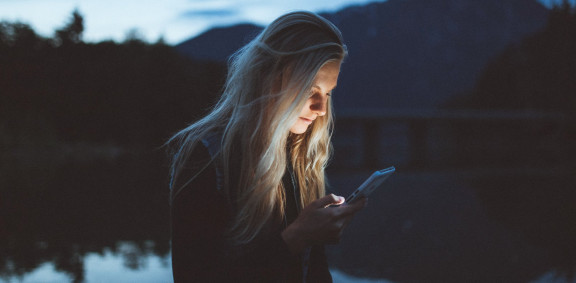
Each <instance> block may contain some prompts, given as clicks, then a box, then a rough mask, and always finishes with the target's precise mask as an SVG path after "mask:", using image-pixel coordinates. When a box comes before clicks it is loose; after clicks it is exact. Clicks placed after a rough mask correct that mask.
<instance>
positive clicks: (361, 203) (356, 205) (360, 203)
mask: <svg viewBox="0 0 576 283" xmlns="http://www.w3.org/2000/svg"><path fill="white" fill-rule="evenodd" d="M366 201H367V199H366V198H361V199H358V200H356V201H355V202H353V203H351V204H344V205H341V206H340V207H338V209H339V213H338V214H339V216H340V217H348V216H350V215H353V214H355V213H356V212H358V211H360V210H361V209H362V208H364V207H365V206H366Z"/></svg>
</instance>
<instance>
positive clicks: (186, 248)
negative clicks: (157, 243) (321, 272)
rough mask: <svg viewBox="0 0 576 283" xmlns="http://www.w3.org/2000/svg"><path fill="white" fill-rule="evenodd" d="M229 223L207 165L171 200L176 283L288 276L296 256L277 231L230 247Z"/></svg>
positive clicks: (227, 209)
mask: <svg viewBox="0 0 576 283" xmlns="http://www.w3.org/2000/svg"><path fill="white" fill-rule="evenodd" d="M203 154H204V153H203ZM206 154H207V153H206ZM231 219H232V213H231V210H230V205H229V204H228V202H227V200H226V198H225V197H224V196H223V195H221V194H220V193H219V192H218V191H217V188H216V173H215V168H214V167H213V166H209V167H208V168H206V169H205V170H204V171H202V173H200V175H198V176H197V177H196V178H195V179H194V180H193V181H192V182H191V183H190V184H188V185H187V186H186V187H185V188H184V189H183V190H181V191H180V193H179V194H178V195H177V196H175V197H174V199H173V202H172V270H173V276H174V282H175V283H179V282H256V281H260V282H262V281H265V282H277V281H284V279H286V278H287V277H291V275H293V272H294V270H293V269H292V268H295V267H298V266H299V264H298V262H299V261H298V260H299V256H298V255H293V254H291V253H290V251H289V249H288V246H287V245H286V243H285V242H284V240H283V239H282V237H281V234H280V232H281V231H280V230H278V231H273V232H271V233H266V234H264V235H262V236H261V237H259V238H258V239H256V240H255V241H253V242H252V243H251V244H248V245H245V246H240V247H232V246H231V245H230V244H229V243H228V241H227V240H226V230H227V227H228V225H229V223H230V221H231Z"/></svg>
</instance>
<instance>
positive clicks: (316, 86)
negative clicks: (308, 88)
mask: <svg viewBox="0 0 576 283" xmlns="http://www.w3.org/2000/svg"><path fill="white" fill-rule="evenodd" d="M337 86H338V85H334V87H333V88H332V89H331V90H330V91H333V90H334V89H335V88H336V87H337ZM312 88H317V89H318V90H322V89H321V88H320V87H319V86H318V85H314V86H312ZM330 91H328V92H330Z"/></svg>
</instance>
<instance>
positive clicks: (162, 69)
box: [0, 11, 225, 148]
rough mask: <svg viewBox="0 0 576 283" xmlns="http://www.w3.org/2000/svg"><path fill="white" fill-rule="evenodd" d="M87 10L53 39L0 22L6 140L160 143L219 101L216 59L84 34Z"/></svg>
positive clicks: (6, 143)
mask: <svg viewBox="0 0 576 283" xmlns="http://www.w3.org/2000/svg"><path fill="white" fill-rule="evenodd" d="M83 30H84V25H83V19H82V15H81V14H80V13H79V12H77V11H75V12H74V13H73V15H72V17H71V19H70V20H69V23H68V24H67V25H65V26H64V27H62V28H61V29H58V30H57V31H56V32H55V33H54V36H53V37H52V38H43V37H41V36H39V35H38V34H36V32H35V31H34V30H33V29H32V28H30V26H28V25H27V24H23V23H8V22H1V23H0V133H1V134H0V137H1V138H0V145H1V146H2V147H3V148H6V147H14V146H39V145H43V146H44V145H58V144H78V143H88V144H108V145H115V146H122V147H132V148H136V147H142V146H145V147H156V146H160V145H162V143H163V142H164V141H165V140H166V139H167V138H168V137H169V136H170V134H171V133H173V132H174V131H175V130H177V129H180V128H182V127H184V126H185V125H186V124H187V123H189V122H191V121H192V120H193V119H194V118H197V117H198V115H200V114H201V113H203V112H204V111H206V109H208V108H209V107H210V105H211V104H213V103H214V102H215V99H216V95H217V94H218V92H219V91H220V87H221V85H222V81H223V76H224V69H225V68H224V66H222V65H221V64H218V63H211V62H200V61H191V60H190V59H186V58H184V57H182V56H180V55H179V54H177V53H176V52H175V51H174V50H173V49H172V47H170V46H168V45H166V44H165V43H163V42H162V41H161V40H160V41H159V42H156V43H147V42H144V41H142V40H140V39H139V38H137V36H132V37H131V36H130V35H128V37H127V38H126V40H125V41H124V42H122V43H117V42H112V41H104V42H98V43H86V42H83V41H82V33H83Z"/></svg>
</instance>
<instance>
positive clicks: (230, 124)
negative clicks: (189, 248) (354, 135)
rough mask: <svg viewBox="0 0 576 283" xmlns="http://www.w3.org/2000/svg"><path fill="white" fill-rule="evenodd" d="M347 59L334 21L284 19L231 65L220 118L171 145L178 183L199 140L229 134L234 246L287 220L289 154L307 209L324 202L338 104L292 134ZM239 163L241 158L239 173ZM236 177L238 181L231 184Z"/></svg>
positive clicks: (225, 147) (215, 113) (226, 149)
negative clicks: (314, 93)
mask: <svg viewBox="0 0 576 283" xmlns="http://www.w3.org/2000/svg"><path fill="white" fill-rule="evenodd" d="M346 53H347V51H346V46H345V45H344V43H343V40H342V35H341V34H340V31H339V30H338V29H337V28H336V27H335V26H334V25H333V24H332V23H330V22H329V21H328V20H326V19H324V18H322V17H320V16H318V15H316V14H314V13H310V12H293V13H289V14H286V15H283V16H281V17H279V18H278V19H276V20H275V21H274V22H272V23H271V24H270V25H269V26H268V27H267V28H266V29H264V30H263V31H262V32H261V33H260V34H259V35H258V36H257V37H256V38H255V39H254V40H252V41H251V42H250V43H248V44H247V45H246V46H244V47H243V48H241V49H240V50H238V51H237V52H236V53H235V54H234V55H233V56H232V57H231V60H230V61H229V70H228V76H227V80H226V84H225V88H224V91H223V94H222V97H221V98H220V100H219V102H218V103H217V104H216V106H215V107H214V108H213V110H212V111H211V112H210V113H209V114H208V115H206V116H205V117H204V118H202V119H200V120H199V121H197V122H195V123H194V124H192V125H190V126H188V127H187V128H185V129H183V130H182V131H180V132H178V133H177V134H176V135H174V136H173V137H172V138H171V139H170V140H169V141H168V144H170V145H171V146H172V149H173V151H172V161H171V170H172V177H173V178H174V179H178V177H179V176H180V173H181V171H182V169H183V166H184V164H185V163H186V162H187V159H188V157H189V155H190V153H191V152H192V150H193V149H194V148H195V146H197V144H198V142H199V141H200V139H202V138H203V137H206V136H207V135H208V134H210V133H211V132H214V131H222V133H223V137H222V144H221V151H220V153H219V155H218V157H219V158H220V160H221V164H222V168H223V173H224V177H225V178H224V179H225V186H224V188H225V192H226V193H227V195H228V196H230V190H231V189H234V190H235V192H234V195H235V196H236V200H235V201H236V205H237V212H236V215H235V219H234V220H233V222H232V225H231V227H230V230H229V231H230V239H231V240H232V241H233V242H234V243H236V244H242V243H248V242H250V241H251V240H253V239H254V237H255V236H256V235H258V233H259V232H260V231H261V230H262V227H263V226H264V225H265V223H266V222H267V221H269V220H271V219H272V217H279V218H281V217H283V215H284V209H285V207H284V206H285V205H284V199H285V196H284V189H283V187H282V176H283V175H284V173H285V170H286V164H287V160H288V159H287V158H288V157H287V152H288V153H289V154H291V157H290V159H289V160H291V161H292V165H293V168H294V172H295V174H296V176H297V177H298V183H299V187H300V193H301V207H304V206H306V205H307V204H309V203H310V202H312V201H313V200H315V199H317V198H319V197H321V196H323V195H324V194H325V180H324V169H325V167H326V164H327V161H328V158H329V156H330V153H331V144H330V138H331V134H332V127H333V117H332V104H331V102H330V101H328V105H327V107H326V109H327V112H326V115H324V116H319V117H318V118H317V119H316V120H315V121H314V123H313V124H312V125H311V126H309V128H308V130H307V131H306V132H305V133H303V134H300V135H295V134H292V133H290V128H291V126H292V125H293V124H294V123H295V122H296V120H297V119H298V116H299V114H300V111H301V109H302V108H303V107H304V105H305V103H306V101H307V99H308V98H309V97H310V94H311V89H312V84H313V82H314V78H315V76H316V74H317V72H318V70H319V69H320V68H321V67H322V66H324V65H325V64H326V63H327V62H332V61H337V62H341V61H342V60H343V59H344V57H345V56H346ZM287 146H290V149H289V150H287ZM232 150H234V152H232ZM233 156H234V157H236V158H237V157H238V156H240V158H239V160H240V161H239V162H240V164H237V165H239V166H234V168H232V167H231V166H230V161H231V159H232V158H233ZM231 171H235V176H237V179H235V180H231V179H230V172H231ZM231 182H234V184H231ZM179 183H180V182H179ZM171 189H172V192H174V191H175V189H177V188H174V187H173V188H171Z"/></svg>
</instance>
